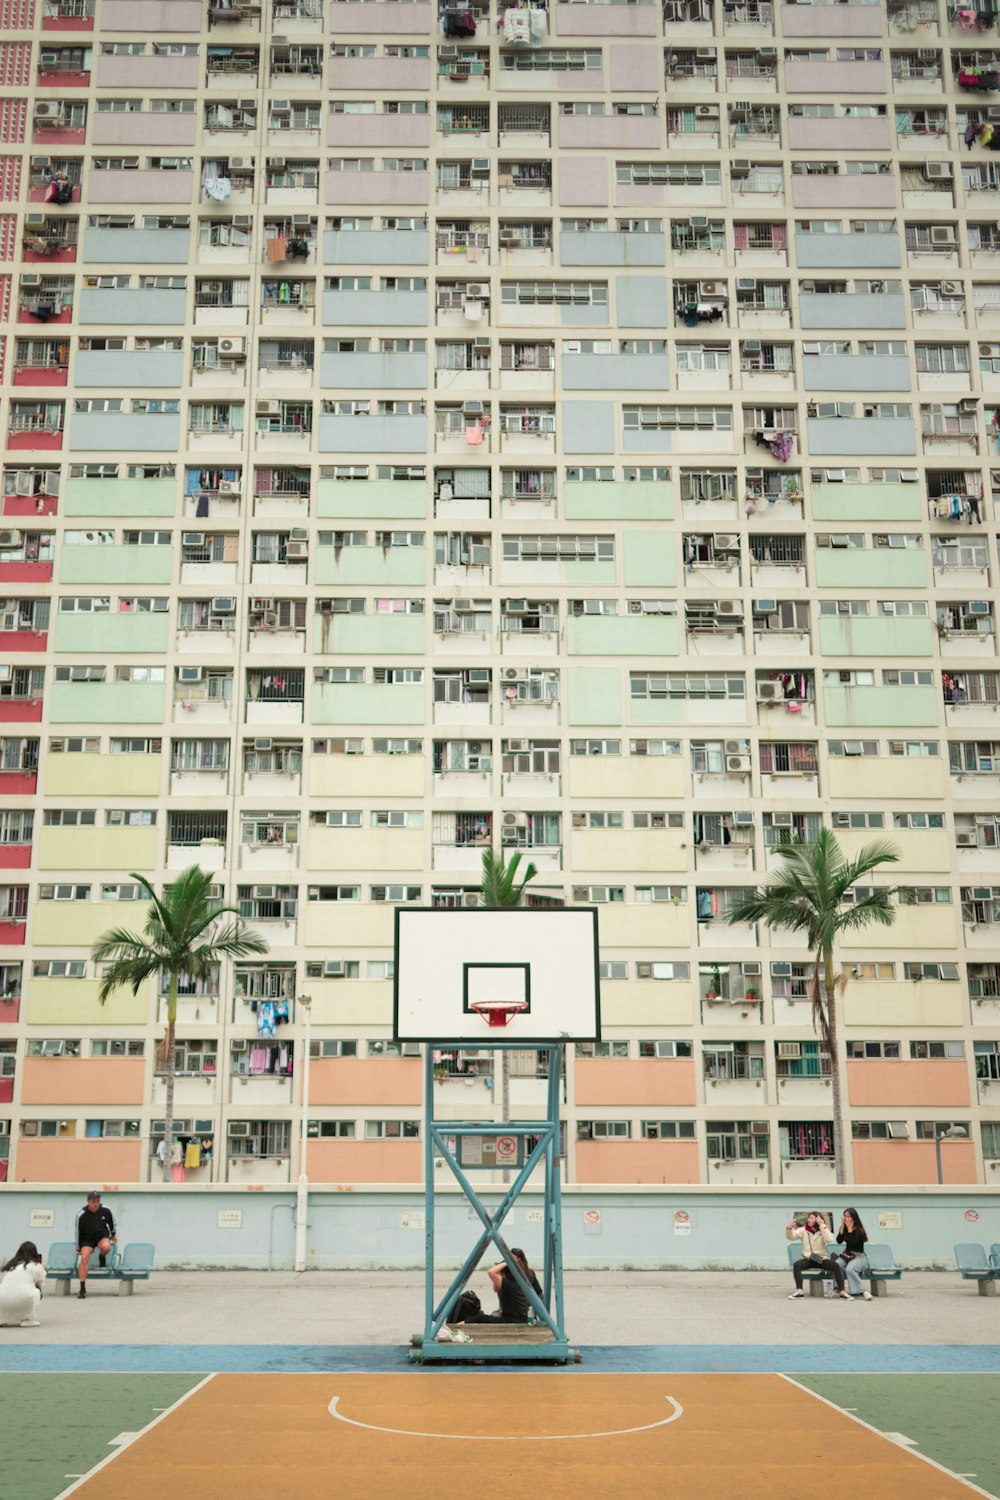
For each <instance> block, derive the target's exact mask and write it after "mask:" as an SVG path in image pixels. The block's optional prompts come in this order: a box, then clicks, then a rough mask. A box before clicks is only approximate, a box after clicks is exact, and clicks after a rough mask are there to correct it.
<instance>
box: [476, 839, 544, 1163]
mask: <svg viewBox="0 0 1000 1500" xmlns="http://www.w3.org/2000/svg"><path fill="white" fill-rule="evenodd" d="M520 863H521V854H520V850H515V851H514V853H513V854H512V855H511V857H510V860H509V862H508V861H507V860H505V859H504V857H503V852H502V850H501V851H499V852H498V851H497V850H495V849H484V850H483V878H482V881H481V883H480V886H479V897H480V900H481V902H482V904H483V906H490V907H498V906H503V907H508V908H509V907H513V906H520V905H521V902H522V900H523V898H524V891H525V887H526V886H527V884H528V882H529V881H531V880H534V878H535V876H536V875H537V874H538V871H537V870H536V869H535V866H534V865H533V864H531V863H530V862H529V863H528V864H527V865H526V866H525V870H524V875H523V877H522V879H521V884H520V885H518V884H517V871H518V866H519V865H520ZM500 1118H501V1119H502V1120H509V1119H510V1058H509V1057H508V1055H507V1049H506V1047H505V1048H504V1049H503V1050H502V1052H501V1054H500ZM503 1180H504V1182H509V1180H510V1174H509V1173H507V1172H505V1173H504V1175H503Z"/></svg>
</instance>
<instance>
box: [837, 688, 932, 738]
mask: <svg viewBox="0 0 1000 1500" xmlns="http://www.w3.org/2000/svg"><path fill="white" fill-rule="evenodd" d="M823 701H824V704H825V705H826V722H827V724H828V725H829V726H831V727H833V726H838V727H850V728H852V729H876V728H879V729H881V728H885V729H896V728H899V729H904V728H911V727H912V728H936V727H937V726H938V724H939V723H940V721H941V713H940V710H941V698H940V694H939V692H938V690H937V688H934V687H894V688H885V687H881V686H874V687H846V686H845V687H838V686H835V685H833V686H825V687H824V688H823Z"/></svg>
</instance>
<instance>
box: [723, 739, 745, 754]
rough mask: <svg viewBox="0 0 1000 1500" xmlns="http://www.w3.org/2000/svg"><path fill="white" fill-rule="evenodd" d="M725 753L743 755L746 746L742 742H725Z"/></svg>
mask: <svg viewBox="0 0 1000 1500" xmlns="http://www.w3.org/2000/svg"><path fill="white" fill-rule="evenodd" d="M725 751H726V754H727V755H743V754H745V752H746V746H745V745H744V743H743V741H742V740H727V741H726V743H725Z"/></svg>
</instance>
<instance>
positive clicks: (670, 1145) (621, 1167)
mask: <svg viewBox="0 0 1000 1500" xmlns="http://www.w3.org/2000/svg"><path fill="white" fill-rule="evenodd" d="M576 1180H577V1182H626V1183H627V1182H666V1183H674V1182H697V1181H698V1180H699V1169H698V1143H697V1141H578V1142H577V1147H576Z"/></svg>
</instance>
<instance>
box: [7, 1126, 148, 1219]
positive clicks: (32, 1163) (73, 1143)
mask: <svg viewBox="0 0 1000 1500" xmlns="http://www.w3.org/2000/svg"><path fill="white" fill-rule="evenodd" d="M16 1151H17V1158H16V1165H15V1170H14V1172H13V1173H12V1174H11V1179H10V1180H11V1182H79V1183H89V1184H90V1185H92V1186H93V1185H97V1186H101V1185H103V1184H106V1183H114V1182H140V1181H141V1180H142V1172H141V1167H142V1142H141V1141H117V1140H114V1141H102V1140H82V1141H78V1140H70V1141H50V1140H44V1141H40V1140H25V1139H24V1138H23V1137H22V1138H21V1139H20V1140H18V1142H17V1147H16ZM81 1206H82V1205H81Z"/></svg>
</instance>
